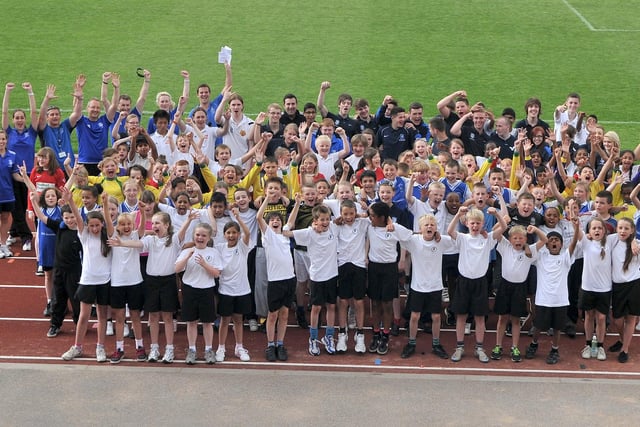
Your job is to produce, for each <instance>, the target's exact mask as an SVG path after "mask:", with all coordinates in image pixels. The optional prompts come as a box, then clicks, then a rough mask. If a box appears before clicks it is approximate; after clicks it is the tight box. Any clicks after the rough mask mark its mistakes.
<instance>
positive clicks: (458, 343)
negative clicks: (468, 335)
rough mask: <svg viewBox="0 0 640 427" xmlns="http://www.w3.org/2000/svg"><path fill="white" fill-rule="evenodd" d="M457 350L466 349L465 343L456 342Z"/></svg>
mask: <svg viewBox="0 0 640 427" xmlns="http://www.w3.org/2000/svg"><path fill="white" fill-rule="evenodd" d="M456 347H457V348H464V341H456Z"/></svg>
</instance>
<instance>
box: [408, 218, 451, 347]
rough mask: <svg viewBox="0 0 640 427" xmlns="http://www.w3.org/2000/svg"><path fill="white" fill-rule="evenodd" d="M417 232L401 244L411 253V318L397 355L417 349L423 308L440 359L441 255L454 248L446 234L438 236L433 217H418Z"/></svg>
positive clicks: (433, 345) (433, 344)
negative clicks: (406, 337) (426, 313)
mask: <svg viewBox="0 0 640 427" xmlns="http://www.w3.org/2000/svg"><path fill="white" fill-rule="evenodd" d="M418 223H419V227H420V233H421V234H414V235H412V236H410V238H409V239H408V240H405V241H401V242H400V245H401V246H402V247H403V248H404V249H407V250H408V251H409V253H410V254H411V260H412V263H411V264H412V266H413V276H412V279H411V298H410V301H409V303H408V304H409V305H410V309H411V319H410V321H409V342H408V343H407V345H406V346H405V347H404V349H403V350H402V354H401V355H400V357H402V358H403V359H406V358H408V357H409V356H411V355H412V354H413V353H415V351H416V334H417V332H418V320H419V319H420V314H421V313H422V312H423V311H426V312H429V313H431V321H432V322H433V326H432V334H433V339H432V351H433V353H434V354H435V355H436V356H438V357H440V358H443V359H446V358H448V357H449V355H448V354H447V352H446V351H445V350H444V348H443V347H442V345H441V344H440V308H441V304H442V303H441V295H442V289H443V288H442V255H443V252H445V251H447V250H450V249H453V247H454V243H453V241H452V239H451V237H449V236H440V234H439V233H438V225H437V222H436V217H435V216H434V215H432V214H426V215H422V216H421V217H420V219H419V220H418Z"/></svg>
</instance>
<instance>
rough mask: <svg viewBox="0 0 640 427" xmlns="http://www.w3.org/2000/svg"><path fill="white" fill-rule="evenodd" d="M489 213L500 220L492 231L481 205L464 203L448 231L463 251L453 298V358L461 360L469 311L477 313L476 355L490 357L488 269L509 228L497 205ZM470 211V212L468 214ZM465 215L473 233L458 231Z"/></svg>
mask: <svg viewBox="0 0 640 427" xmlns="http://www.w3.org/2000/svg"><path fill="white" fill-rule="evenodd" d="M487 213H489V214H490V215H493V216H495V217H496V219H497V220H498V224H497V225H496V227H495V228H494V229H493V231H491V232H490V233H487V232H486V231H483V226H484V213H482V211H480V210H478V209H470V210H469V209H468V208H467V207H466V206H462V207H461V208H460V209H459V210H458V213H456V215H455V217H454V218H453V221H451V224H449V228H448V229H447V232H448V233H449V236H451V238H452V239H453V240H454V241H455V243H456V247H457V248H458V250H459V252H460V257H459V259H458V270H459V271H460V277H459V278H458V285H457V289H456V294H455V296H454V298H453V302H452V309H453V311H454V312H455V313H456V341H457V342H456V351H455V352H454V353H453V356H451V360H452V361H454V362H459V361H460V359H462V355H463V354H464V326H465V325H464V321H465V319H466V318H467V313H469V312H471V313H473V316H474V319H475V322H476V348H475V355H476V356H478V359H479V360H480V361H481V362H482V363H487V362H488V361H489V357H487V354H486V353H485V351H484V349H483V341H484V332H485V323H484V316H486V315H487V314H489V301H488V298H487V286H488V285H487V279H486V277H485V276H486V273H487V269H488V268H489V256H490V253H491V250H492V249H493V247H494V246H495V244H496V236H497V235H499V234H502V232H503V231H504V230H505V229H506V228H507V224H506V223H505V221H504V218H502V216H500V215H499V213H498V211H497V210H496V209H495V208H489V209H488V210H487ZM465 214H466V215H465ZM463 215H465V222H466V224H465V225H466V226H467V227H468V228H469V234H465V233H458V231H457V227H458V221H460V219H461V218H462V216H463Z"/></svg>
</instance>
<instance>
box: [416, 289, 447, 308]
mask: <svg viewBox="0 0 640 427" xmlns="http://www.w3.org/2000/svg"><path fill="white" fill-rule="evenodd" d="M409 292H410V296H409V310H411V312H412V313H431V314H439V313H440V310H441V309H442V291H441V290H440V291H433V292H418V291H414V290H413V289H411V290H409Z"/></svg>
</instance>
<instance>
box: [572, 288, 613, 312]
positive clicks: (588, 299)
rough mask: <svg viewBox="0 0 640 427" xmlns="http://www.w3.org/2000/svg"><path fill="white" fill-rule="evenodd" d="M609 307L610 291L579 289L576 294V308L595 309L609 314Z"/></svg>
mask: <svg viewBox="0 0 640 427" xmlns="http://www.w3.org/2000/svg"><path fill="white" fill-rule="evenodd" d="M610 307H611V291H609V292H594V291H585V290H584V289H580V294H579V296H578V308H579V309H580V310H584V311H589V310H596V311H598V312H599V313H602V314H609V308H610Z"/></svg>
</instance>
